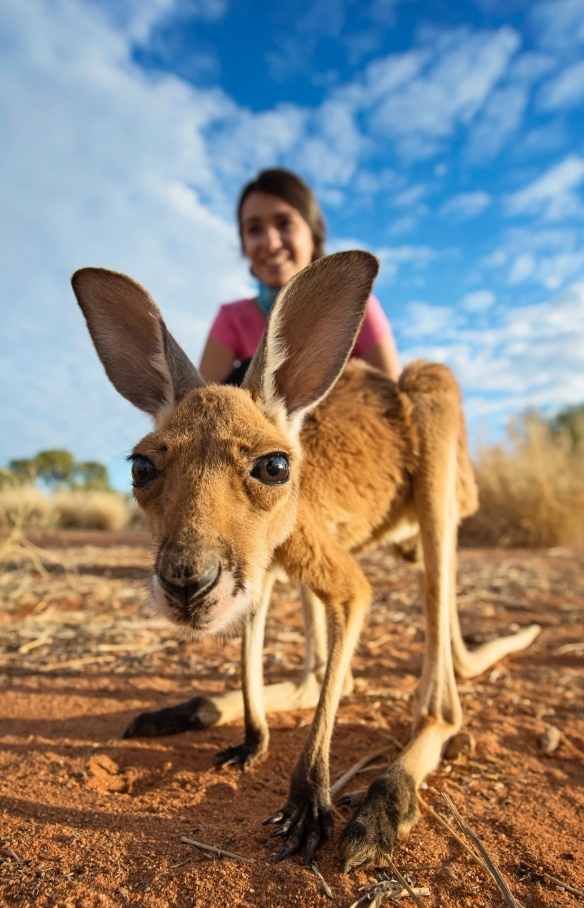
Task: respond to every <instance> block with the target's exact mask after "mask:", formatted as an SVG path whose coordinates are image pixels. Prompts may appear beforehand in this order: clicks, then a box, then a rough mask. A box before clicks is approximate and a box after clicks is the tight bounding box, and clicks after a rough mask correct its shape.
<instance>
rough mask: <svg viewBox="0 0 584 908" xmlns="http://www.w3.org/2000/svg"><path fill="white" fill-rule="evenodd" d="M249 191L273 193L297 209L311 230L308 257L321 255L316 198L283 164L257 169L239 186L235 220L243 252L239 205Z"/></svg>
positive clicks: (321, 219)
mask: <svg viewBox="0 0 584 908" xmlns="http://www.w3.org/2000/svg"><path fill="white" fill-rule="evenodd" d="M252 192H265V193H267V194H268V195H276V196H278V198H280V199H284V201H285V202H288V204H289V205H292V207H293V208H295V209H296V210H297V211H298V212H300V214H301V215H302V217H303V218H304V220H305V221H306V223H307V224H308V226H309V227H310V230H311V233H312V241H313V243H314V252H313V254H312V261H313V262H314V261H316V259H320V258H322V257H323V255H324V241H325V239H326V225H325V222H324V215H323V213H322V211H321V208H320V205H319V204H318V201H317V198H316V196H315V194H314V193H313V191H312V189H311V188H310V186H309V185H308V183H305V182H304V180H303V179H301V178H300V177H299V176H296V174H295V173H292V171H291V170H284V168H283V167H273V168H271V169H270V170H262V171H260V173H258V175H257V177H256V178H255V180H252V181H251V182H250V183H247V185H245V186H244V187H243V189H242V190H241V195H240V196H239V202H238V204H237V223H238V225H239V238H240V240H241V249H242V252H245V249H244V246H243V233H242V230H241V209H242V208H243V203H244V202H245V200H246V199H247V197H248V196H249V195H251V193H252Z"/></svg>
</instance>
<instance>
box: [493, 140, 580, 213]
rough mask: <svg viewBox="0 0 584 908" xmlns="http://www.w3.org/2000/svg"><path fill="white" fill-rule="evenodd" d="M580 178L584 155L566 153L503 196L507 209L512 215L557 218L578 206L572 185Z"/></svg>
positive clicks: (572, 211) (576, 209) (576, 184)
mask: <svg viewBox="0 0 584 908" xmlns="http://www.w3.org/2000/svg"><path fill="white" fill-rule="evenodd" d="M583 180H584V158H580V157H578V155H569V156H568V157H567V158H565V159H564V160H563V161H562V162H561V163H560V164H556V165H555V167H551V168H550V169H549V170H548V171H546V173H544V174H542V176H540V177H538V178H537V179H536V180H534V181H533V182H532V183H530V184H529V185H528V186H526V187H524V189H520V190H518V191H517V192H514V193H512V194H510V195H508V196H507V199H506V204H507V211H508V212H509V214H512V215H521V214H542V215H543V216H544V218H545V219H546V220H548V221H559V220H562V219H564V218H566V217H570V216H571V215H573V214H576V213H578V212H579V210H580V200H579V198H578V196H577V195H576V193H575V192H574V189H576V188H577V187H578V186H579V185H580V183H582V181H583Z"/></svg>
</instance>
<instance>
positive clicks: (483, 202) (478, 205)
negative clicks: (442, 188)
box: [438, 189, 492, 221]
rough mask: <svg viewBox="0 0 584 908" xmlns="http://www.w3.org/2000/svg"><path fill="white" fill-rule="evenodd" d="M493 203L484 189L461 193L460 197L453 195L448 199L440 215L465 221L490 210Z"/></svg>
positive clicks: (440, 210)
mask: <svg viewBox="0 0 584 908" xmlns="http://www.w3.org/2000/svg"><path fill="white" fill-rule="evenodd" d="M491 201H492V200H491V197H490V195H489V194H488V193H487V192H484V191H483V190H482V189H477V190H475V191H474V192H460V193H458V195H452V196H450V198H448V199H446V200H445V201H444V202H443V203H442V205H441V206H440V208H439V209H438V214H440V215H442V216H443V217H452V218H455V219H456V220H461V221H463V220H466V219H467V218H473V217H476V216H477V215H478V214H480V213H481V211H484V210H485V208H488V206H489V205H490V204H491Z"/></svg>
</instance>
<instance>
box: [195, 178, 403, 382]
mask: <svg viewBox="0 0 584 908" xmlns="http://www.w3.org/2000/svg"><path fill="white" fill-rule="evenodd" d="M237 216H238V222H239V236H240V239H241V248H242V252H243V254H244V255H245V256H246V257H247V258H248V259H249V261H250V270H251V273H252V274H253V275H254V276H255V277H256V278H257V279H258V281H259V291H258V296H257V297H255V298H253V299H243V300H238V301H237V302H234V303H228V304H227V305H224V306H221V308H220V310H219V313H218V315H217V317H216V318H215V321H214V322H213V325H212V327H211V331H210V333H209V338H208V340H207V344H206V346H205V349H204V351H203V357H202V359H201V365H200V372H201V375H202V376H203V378H204V379H206V381H215V382H225V381H227V382H229V383H230V384H240V383H241V381H242V380H243V376H244V375H245V370H246V369H247V366H248V365H249V361H250V359H251V358H252V356H253V354H254V353H255V350H256V347H257V345H258V344H259V341H260V338H261V336H262V332H263V330H264V325H265V321H266V318H267V315H268V313H269V311H270V307H271V306H272V304H273V302H274V300H275V298H276V296H277V294H278V291H279V290H280V288H281V287H283V286H284V284H285V283H286V281H288V280H290V278H291V277H293V276H294V275H295V274H297V273H298V272H299V271H301V270H302V268H305V267H306V266H307V265H309V264H310V262H314V261H315V260H316V259H318V258H321V257H322V256H323V255H324V240H325V233H326V229H325V224H324V218H323V215H322V211H321V210H320V206H319V204H318V202H317V200H316V197H315V195H314V193H313V192H312V190H311V189H310V188H309V187H308V186H307V184H306V183H305V182H304V181H303V180H301V179H300V177H298V176H296V174H294V173H291V172H290V171H288V170H283V169H280V168H276V169H272V170H263V171H262V172H261V173H260V174H259V175H258V176H257V178H256V179H255V180H252V182H251V183H248V184H247V186H245V187H244V189H243V191H242V193H241V196H240V199H239V205H238V209H237ZM352 356H356V357H360V358H361V359H364V360H365V361H366V362H368V363H369V364H370V365H372V366H376V367H377V368H378V369H381V371H382V372H385V373H386V375H389V377H390V378H392V379H394V381H396V380H397V379H398V377H399V374H400V372H401V367H400V363H399V358H398V354H397V350H396V346H395V343H394V340H393V336H392V333H391V328H390V326H389V322H388V321H387V319H386V317H385V315H384V313H383V310H382V308H381V305H380V303H379V301H378V300H377V299H376V298H375V297H374V296H370V297H369V303H368V306H367V312H366V315H365V319H364V321H363V325H362V327H361V331H360V333H359V335H358V337H357V340H356V341H355V347H354V348H353V353H352Z"/></svg>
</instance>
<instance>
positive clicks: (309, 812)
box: [263, 782, 333, 864]
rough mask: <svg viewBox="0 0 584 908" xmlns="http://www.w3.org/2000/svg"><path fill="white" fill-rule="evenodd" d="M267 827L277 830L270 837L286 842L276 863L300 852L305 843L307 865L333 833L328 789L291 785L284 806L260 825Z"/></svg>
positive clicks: (316, 786) (307, 785) (314, 784)
mask: <svg viewBox="0 0 584 908" xmlns="http://www.w3.org/2000/svg"><path fill="white" fill-rule="evenodd" d="M268 824H274V825H277V826H278V827H279V828H278V829H276V831H275V832H273V833H272V835H271V838H275V837H276V836H285V837H286V840H287V841H286V844H285V845H284V847H283V848H282V850H281V851H280V853H279V854H278V855H277V857H276V863H278V862H279V861H283V860H284V859H285V858H287V857H289V855H291V854H294V853H295V852H296V851H299V849H300V848H301V847H302V845H303V844H304V843H305V842H306V863H307V864H310V862H311V861H312V859H313V858H314V854H315V852H316V850H317V849H318V848H319V847H320V845H322V843H323V842H329V841H330V839H331V836H332V834H333V815H332V812H331V803H330V800H329V796H328V786H324V785H319V784H317V783H312V782H304V783H303V784H298V785H297V784H294V783H292V786H291V788H290V797H289V798H288V802H287V804H286V806H285V807H284V808H283V810H280V811H278V813H275V814H274V816H272V817H270V818H269V820H265V821H264V824H263V825H264V826H267V825H268Z"/></svg>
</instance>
